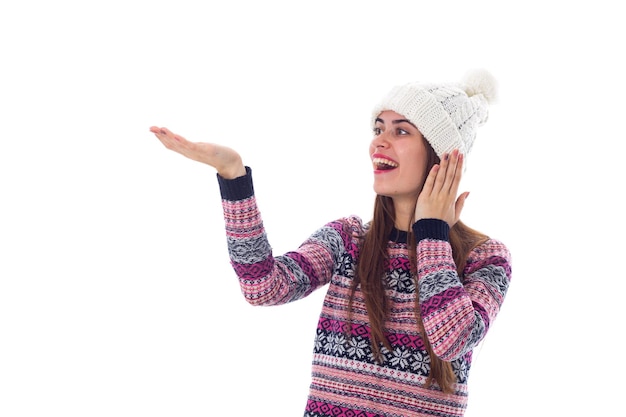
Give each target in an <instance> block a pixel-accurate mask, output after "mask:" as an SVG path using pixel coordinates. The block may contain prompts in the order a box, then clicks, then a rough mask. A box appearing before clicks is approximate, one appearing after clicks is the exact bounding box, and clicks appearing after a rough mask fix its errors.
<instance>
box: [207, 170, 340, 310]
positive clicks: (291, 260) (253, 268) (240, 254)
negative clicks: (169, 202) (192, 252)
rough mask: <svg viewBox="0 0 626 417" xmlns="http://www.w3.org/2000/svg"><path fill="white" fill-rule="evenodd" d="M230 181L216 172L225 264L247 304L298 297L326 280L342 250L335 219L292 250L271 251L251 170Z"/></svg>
mask: <svg viewBox="0 0 626 417" xmlns="http://www.w3.org/2000/svg"><path fill="white" fill-rule="evenodd" d="M246 171H247V174H246V175H245V176H243V177H239V178H236V179H233V180H226V179H224V178H222V177H220V176H219V175H218V182H219V185H220V192H221V196H222V207H223V210H224V220H225V226H226V238H227V244H228V253H229V256H230V260H231V265H232V266H233V269H234V270H235V273H236V274H237V276H238V278H239V284H240V286H241V291H242V293H243V295H244V297H245V299H246V300H247V301H248V302H249V303H250V304H252V305H279V304H285V303H288V302H291V301H295V300H298V299H300V298H303V297H305V296H307V295H309V294H310V293H311V292H313V291H314V290H316V289H317V288H320V287H322V286H324V285H325V284H327V283H328V282H329V281H330V279H331V277H332V275H333V271H334V266H335V264H336V262H337V260H338V259H340V258H341V256H342V254H343V252H345V245H344V241H343V237H342V233H341V232H340V231H341V229H342V226H341V224H340V222H334V223H329V224H328V225H326V226H325V227H323V228H321V229H319V230H318V231H317V232H316V233H314V234H313V235H312V236H311V237H309V238H308V239H307V240H306V241H305V242H304V243H303V244H302V245H301V246H300V247H299V248H298V249H297V250H296V251H292V252H288V253H286V254H284V255H280V256H274V255H273V253H272V248H271V246H270V244H269V241H268V238H267V234H266V232H265V228H264V226H263V221H262V219H261V213H260V211H259V208H258V206H257V202H256V198H255V195H254V188H253V183H252V171H251V169H250V168H249V167H246Z"/></svg>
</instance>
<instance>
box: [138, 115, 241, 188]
mask: <svg viewBox="0 0 626 417" xmlns="http://www.w3.org/2000/svg"><path fill="white" fill-rule="evenodd" d="M150 132H152V133H154V134H155V136H156V137H157V138H158V139H159V140H160V141H161V143H162V144H163V145H165V147H166V148H167V149H170V150H172V151H174V152H178V153H179V154H181V155H183V156H186V157H187V158H189V159H192V160H194V161H198V162H202V163H204V164H207V165H210V166H212V167H213V168H215V169H216V170H217V173H218V174H219V175H220V176H221V177H223V178H226V179H233V178H237V177H241V176H243V175H245V174H246V169H245V167H244V165H243V162H242V161H241V156H240V155H239V154H238V153H237V152H235V151H234V150H233V149H231V148H228V147H226V146H221V145H217V144H214V143H202V142H190V141H188V140H187V139H185V138H184V137H182V136H180V135H176V134H174V133H173V132H171V131H170V130H168V129H167V128H165V127H156V126H152V127H151V128H150Z"/></svg>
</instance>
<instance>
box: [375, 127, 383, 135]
mask: <svg viewBox="0 0 626 417" xmlns="http://www.w3.org/2000/svg"><path fill="white" fill-rule="evenodd" d="M381 133H382V130H381V129H380V127H375V128H374V135H376V136H378V135H380V134H381Z"/></svg>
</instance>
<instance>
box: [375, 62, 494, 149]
mask: <svg viewBox="0 0 626 417" xmlns="http://www.w3.org/2000/svg"><path fill="white" fill-rule="evenodd" d="M496 94H497V83H496V80H495V78H494V77H493V76H492V75H491V74H490V73H489V72H487V71H486V70H483V69H478V70H472V71H468V72H467V74H466V75H465V77H464V78H463V81H462V82H461V83H456V84H451V83H450V84H422V83H409V84H405V85H400V86H396V87H394V88H393V89H391V91H390V92H389V94H387V96H386V97H385V98H384V99H383V100H382V101H381V102H380V103H379V104H378V105H377V106H376V107H375V108H374V111H373V113H372V125H374V124H375V123H376V118H377V117H378V116H379V115H380V113H381V112H383V111H385V110H393V111H395V112H396V113H398V114H401V115H402V116H404V117H406V118H407V120H409V121H410V122H411V123H413V124H414V125H415V126H416V127H417V128H418V130H419V131H420V133H421V134H422V135H424V138H425V139H426V140H427V141H428V142H429V143H430V145H431V146H432V147H433V149H434V150H435V152H436V153H437V155H438V156H439V157H441V156H442V155H443V154H444V153H449V152H452V151H453V150H454V149H458V150H459V151H460V152H461V153H462V154H464V155H467V154H468V153H469V151H470V150H471V149H472V145H473V143H474V139H475V138H476V128H477V127H478V126H480V125H482V124H483V123H485V122H486V121H487V117H488V115H489V108H488V107H489V103H490V102H493V101H494V100H495V98H496Z"/></svg>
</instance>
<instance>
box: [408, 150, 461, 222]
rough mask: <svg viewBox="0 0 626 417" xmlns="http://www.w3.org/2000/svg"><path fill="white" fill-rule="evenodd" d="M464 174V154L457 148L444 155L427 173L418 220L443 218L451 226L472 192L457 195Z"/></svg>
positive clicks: (420, 199) (419, 204)
mask: <svg viewBox="0 0 626 417" xmlns="http://www.w3.org/2000/svg"><path fill="white" fill-rule="evenodd" d="M462 174H463V154H461V153H459V151H458V150H456V149H455V150H454V151H452V153H450V154H445V155H443V158H442V160H441V162H440V163H439V164H438V165H435V166H433V168H432V169H431V170H430V172H429V173H428V177H426V181H425V182H424V187H423V188H422V192H421V193H420V195H419V197H418V198H417V206H416V207H415V221H418V220H420V219H440V220H443V221H445V222H446V223H448V225H449V226H450V227H452V226H453V225H454V224H455V223H456V222H457V221H459V217H460V216H461V210H462V209H463V205H464V204H465V199H466V198H467V196H468V195H469V192H464V193H462V194H461V195H460V196H459V197H458V198H457V192H458V190H459V184H460V182H461V176H462Z"/></svg>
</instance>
